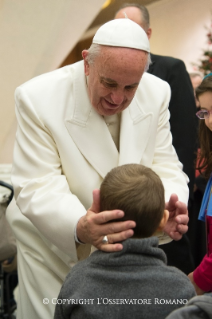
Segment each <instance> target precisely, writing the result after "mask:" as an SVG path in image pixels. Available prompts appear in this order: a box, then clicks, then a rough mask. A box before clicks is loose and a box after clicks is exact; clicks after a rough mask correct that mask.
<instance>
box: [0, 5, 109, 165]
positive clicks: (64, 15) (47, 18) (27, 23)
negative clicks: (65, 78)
mask: <svg viewBox="0 0 212 319" xmlns="http://www.w3.org/2000/svg"><path fill="white" fill-rule="evenodd" d="M104 2H105V0H89V1H87V0H78V1H76V0H15V1H14V0H0V56H1V59H0V74H1V76H0V128H1V129H0V164H1V163H10V162H11V161H12V150H13V144H14V138H15V131H16V120H15V113H14V90H15V88H16V87H17V86H18V85H20V84H22V83H24V82H25V81H27V80H29V79H31V78H32V77H34V76H36V75H39V74H42V73H45V72H48V71H51V70H54V69H56V68H57V67H58V66H59V65H60V64H61V63H62V61H63V60H64V59H65V57H66V56H67V55H68V53H69V52H70V51H71V49H72V48H73V47H74V45H75V44H76V43H77V41H78V39H79V38H80V37H81V36H82V34H83V33H84V31H85V30H86V29H87V28H88V26H89V25H90V23H91V22H92V21H93V19H94V18H95V16H96V15H97V14H98V13H99V11H100V9H101V6H102V5H103V3H104Z"/></svg>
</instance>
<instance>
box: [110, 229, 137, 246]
mask: <svg viewBox="0 0 212 319" xmlns="http://www.w3.org/2000/svg"><path fill="white" fill-rule="evenodd" d="M133 234H134V231H133V230H132V229H127V230H125V231H122V232H120V233H115V234H110V235H108V236H107V238H108V243H109V244H113V243H119V242H122V241H124V240H126V239H127V238H130V237H132V236H133Z"/></svg>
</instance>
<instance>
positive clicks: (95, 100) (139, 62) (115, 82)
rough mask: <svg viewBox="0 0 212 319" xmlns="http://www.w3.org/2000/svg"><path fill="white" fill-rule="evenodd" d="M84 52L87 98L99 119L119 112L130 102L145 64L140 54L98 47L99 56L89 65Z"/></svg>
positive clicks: (145, 58)
mask: <svg viewBox="0 0 212 319" xmlns="http://www.w3.org/2000/svg"><path fill="white" fill-rule="evenodd" d="M87 54H88V51H86V50H84V51H83V58H84V65H85V75H86V76H89V78H88V81H87V85H88V95H89V98H90V101H91V104H92V106H93V107H94V109H95V110H96V111H97V112H98V113H99V114H100V115H104V116H107V115H113V114H117V113H120V112H122V111H123V110H124V109H126V108H127V107H128V105H129V104H130V102H131V101H132V99H133V97H134V95H135V92H136V89H137V87H138V85H139V82H140V80H141V77H142V75H143V73H144V69H145V65H146V63H147V53H146V52H144V51H141V50H135V49H128V48H118V47H107V46H101V52H100V54H99V55H98V56H97V57H96V58H95V60H94V62H93V63H92V64H90V65H89V64H88V62H87V61H86V56H87Z"/></svg>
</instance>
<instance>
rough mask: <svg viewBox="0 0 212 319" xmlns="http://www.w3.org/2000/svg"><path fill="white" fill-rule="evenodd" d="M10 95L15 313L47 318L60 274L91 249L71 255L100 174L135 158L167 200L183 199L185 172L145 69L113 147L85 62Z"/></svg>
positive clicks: (22, 318) (154, 81) (165, 95)
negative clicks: (14, 127)
mask: <svg viewBox="0 0 212 319" xmlns="http://www.w3.org/2000/svg"><path fill="white" fill-rule="evenodd" d="M15 97H16V114H17V120H18V131H17V137H16V144H15V149H14V164H13V171H12V183H13V185H14V189H15V198H16V202H17V205H18V206H19V208H20V210H21V212H22V213H21V212H20V211H19V210H18V209H15V208H14V209H12V206H10V207H9V208H8V212H7V214H8V219H9V221H10V224H11V226H12V228H13V230H14V232H15V235H16V237H17V246H18V271H19V291H20V293H19V296H20V300H19V303H18V319H29V318H30V319H44V318H45V319H50V318H53V313H54V307H55V305H54V302H55V299H53V298H57V296H58V293H59V290H60V287H61V285H62V282H63V280H64V279H65V276H66V274H67V273H68V272H69V270H70V268H71V266H72V265H73V264H74V263H76V262H77V261H78V256H80V258H84V257H85V256H87V254H88V253H89V251H90V247H89V245H84V246H82V245H81V246H80V250H81V251H78V253H77V250H76V243H75V240H74V229H75V226H76V223H77V221H78V220H79V218H80V217H81V216H83V215H84V214H85V213H86V211H87V209H88V208H89V207H90V206H91V203H92V191H93V189H95V188H98V187H99V186H100V184H101V182H102V180H103V178H104V177H105V175H106V174H107V173H108V172H109V171H110V170H111V169H112V168H113V167H116V166H118V165H122V164H127V163H141V164H143V165H146V166H148V167H151V168H152V169H153V170H154V171H155V172H156V173H157V174H158V175H159V176H160V177H161V179H162V181H163V184H164V187H165V195H166V201H168V200H169V197H170V195H171V194H172V193H176V194H177V195H178V197H179V200H181V201H182V202H185V203H187V199H188V188H187V177H186V176H185V174H184V173H183V172H182V165H181V163H180V162H179V161H178V158H177V155H176V152H175V150H174V148H173V146H172V136H171V133H170V126H169V111H168V104H169V99H170V88H169V86H168V84H167V83H166V82H164V81H162V80H160V79H159V78H157V77H155V76H153V75H150V74H147V73H145V74H144V75H143V77H142V80H141V82H140V85H139V87H138V89H137V92H136V95H135V97H134V99H133V101H132V102H131V104H130V105H129V107H128V108H127V109H125V110H124V111H123V112H122V114H121V118H120V140H119V151H118V150H117V147H116V146H115V143H114V141H113V139H112V137H111V134H110V132H109V130H108V127H107V125H106V123H105V120H104V118H103V117H102V116H101V115H99V114H98V113H97V112H96V111H95V109H94V108H93V107H92V106H91V104H90V101H89V98H88V94H87V90H86V82H85V75H84V66H83V61H81V62H78V63H76V64H73V65H70V66H66V67H64V68H61V69H58V70H56V71H53V72H50V73H47V74H44V75H41V76H39V77H36V78H34V79H32V80H30V81H29V82H27V83H25V84H23V85H22V86H20V87H19V88H18V89H17V90H16V95H15ZM11 205H14V203H13V204H11ZM162 241H163V239H162ZM164 242H165V240H164ZM77 255H78V256H77ZM44 298H48V299H49V304H48V305H46V304H43V299H44ZM52 299H53V300H52Z"/></svg>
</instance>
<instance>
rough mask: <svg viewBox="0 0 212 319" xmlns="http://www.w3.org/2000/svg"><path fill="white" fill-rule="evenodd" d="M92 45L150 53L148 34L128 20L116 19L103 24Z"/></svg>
mask: <svg viewBox="0 0 212 319" xmlns="http://www.w3.org/2000/svg"><path fill="white" fill-rule="evenodd" d="M92 43H96V44H101V45H107V46H115V47H124V48H132V49H138V50H143V51H146V52H150V46H149V39H148V37H147V35H146V32H145V31H144V30H143V29H142V28H141V27H140V26H139V25H138V24H137V23H135V22H134V21H132V20H130V19H128V18H124V19H115V20H111V21H109V22H107V23H105V24H103V25H102V26H101V27H100V28H99V29H98V30H97V32H96V34H95V36H94V38H93V42H92Z"/></svg>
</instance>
